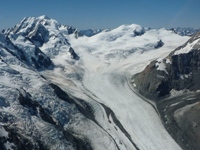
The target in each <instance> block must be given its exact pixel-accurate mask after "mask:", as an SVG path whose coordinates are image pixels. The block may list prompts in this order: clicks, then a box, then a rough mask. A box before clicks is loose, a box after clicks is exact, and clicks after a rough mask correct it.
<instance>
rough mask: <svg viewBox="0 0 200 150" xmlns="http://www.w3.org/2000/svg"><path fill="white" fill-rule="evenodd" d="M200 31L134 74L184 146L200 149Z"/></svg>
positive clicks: (135, 83)
mask: <svg viewBox="0 0 200 150" xmlns="http://www.w3.org/2000/svg"><path fill="white" fill-rule="evenodd" d="M199 76H200V33H197V34H195V35H194V36H193V37H192V38H191V39H190V40H188V42H186V43H185V44H184V45H182V46H180V47H178V48H177V49H175V51H173V52H172V53H170V54H169V55H168V56H167V57H166V58H164V59H162V60H155V61H152V62H151V63H150V64H149V65H148V66H147V67H146V68H145V70H144V71H142V72H141V73H139V74H136V75H135V76H134V77H133V84H134V85H135V87H136V89H137V90H138V92H139V93H140V94H141V95H144V96H145V97H147V98H148V99H151V100H152V101H154V102H155V103H156V104H157V108H158V110H159V112H160V114H161V117H162V119H163V123H164V124H165V126H166V128H167V129H168V131H169V132H170V134H171V135H172V136H173V137H174V138H175V139H176V141H177V142H178V143H179V144H180V145H181V146H182V147H183V148H184V149H187V150H188V149H200V145H199V143H198V142H196V140H199V139H200V132H199V131H200V128H199V113H200V109H199V101H200V99H199V90H200V80H199Z"/></svg>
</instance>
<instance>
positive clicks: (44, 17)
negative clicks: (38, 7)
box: [37, 15, 51, 20]
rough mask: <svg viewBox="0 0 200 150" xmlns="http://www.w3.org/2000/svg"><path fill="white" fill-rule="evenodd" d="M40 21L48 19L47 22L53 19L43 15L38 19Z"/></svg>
mask: <svg viewBox="0 0 200 150" xmlns="http://www.w3.org/2000/svg"><path fill="white" fill-rule="evenodd" d="M37 18H38V19H46V20H50V19H51V18H49V17H48V16H46V15H42V16H39V17H37Z"/></svg>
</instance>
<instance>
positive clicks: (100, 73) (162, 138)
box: [0, 16, 190, 150]
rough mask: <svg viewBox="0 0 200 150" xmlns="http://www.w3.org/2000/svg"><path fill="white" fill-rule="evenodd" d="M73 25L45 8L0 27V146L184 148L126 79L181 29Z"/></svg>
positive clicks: (159, 54)
mask: <svg viewBox="0 0 200 150" xmlns="http://www.w3.org/2000/svg"><path fill="white" fill-rule="evenodd" d="M78 33H79V30H77V29H76V28H74V27H70V26H65V25H61V24H60V23H59V22H57V21H56V20H54V19H51V18H49V17H47V16H41V17H37V18H35V17H28V18H24V19H23V20H22V21H21V22H20V23H19V24H18V25H16V26H15V27H13V28H11V29H8V30H5V31H3V32H2V33H0V79H1V80H0V87H1V91H0V114H1V115H0V141H1V142H0V149H27V150H29V149H35V150H37V149H44V150H46V149H52V150H55V149H56V150H65V149H80V150H83V149H87V150H89V149H96V150H105V149H109V150H115V149H116V150H119V149H120V150H147V149H148V150H161V149H167V150H179V149H181V147H182V148H184V146H185V145H181V144H180V142H178V143H179V144H180V146H181V147H180V146H179V145H178V144H177V143H176V142H177V138H175V140H176V142H175V140H174V139H173V138H172V137H171V136H170V134H169V133H171V132H169V133H168V132H167V130H166V129H165V127H164V125H163V124H162V121H161V118H160V116H159V114H158V110H157V109H156V106H155V104H154V102H151V101H148V100H147V99H145V98H144V97H142V96H140V95H139V94H137V92H136V91H135V89H134V86H135V87H137V86H138V85H137V84H135V83H134V84H133V86H132V84H131V80H132V75H134V74H137V73H139V72H140V71H142V70H143V69H144V68H145V67H146V65H147V64H149V62H151V61H152V60H155V59H158V58H165V57H166V56H168V54H169V53H171V52H173V50H174V49H175V48H177V47H178V46H180V45H182V44H184V43H185V42H186V41H187V40H188V39H189V37H187V36H184V37H183V36H180V35H177V34H175V33H174V32H173V31H168V30H166V29H148V30H147V29H145V28H143V27H141V26H140V25H137V24H131V25H122V26H119V27H118V28H115V29H112V30H102V31H95V32H94V31H91V32H88V33H87V34H86V32H85V33H84V34H83V35H85V36H77V35H78ZM96 33H98V34H96ZM91 35H92V36H91ZM187 45H188V44H186V46H187ZM188 47H190V46H188ZM182 48H183V47H182ZM183 49H184V48H183ZM177 52H178V50H177ZM159 64H160V63H159ZM160 68H162V67H160Z"/></svg>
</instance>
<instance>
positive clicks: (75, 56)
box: [69, 47, 79, 60]
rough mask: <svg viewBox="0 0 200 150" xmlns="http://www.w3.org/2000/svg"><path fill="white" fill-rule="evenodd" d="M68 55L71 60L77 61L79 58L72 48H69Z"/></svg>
mask: <svg viewBox="0 0 200 150" xmlns="http://www.w3.org/2000/svg"><path fill="white" fill-rule="evenodd" d="M69 53H70V54H71V57H72V59H75V60H79V56H78V55H77V54H76V53H75V51H74V49H73V48H72V47H70V48H69Z"/></svg>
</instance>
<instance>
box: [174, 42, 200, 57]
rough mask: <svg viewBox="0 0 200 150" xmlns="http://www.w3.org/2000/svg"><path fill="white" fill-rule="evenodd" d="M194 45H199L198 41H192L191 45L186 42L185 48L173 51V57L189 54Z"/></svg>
mask: <svg viewBox="0 0 200 150" xmlns="http://www.w3.org/2000/svg"><path fill="white" fill-rule="evenodd" d="M196 44H200V43H199V39H197V40H195V41H193V42H192V43H189V42H188V43H187V45H186V46H185V47H183V48H181V49H180V50H177V51H175V53H174V55H180V54H185V53H189V52H190V51H191V50H192V49H193V47H194V46H195V45H196Z"/></svg>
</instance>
